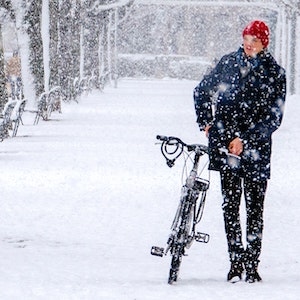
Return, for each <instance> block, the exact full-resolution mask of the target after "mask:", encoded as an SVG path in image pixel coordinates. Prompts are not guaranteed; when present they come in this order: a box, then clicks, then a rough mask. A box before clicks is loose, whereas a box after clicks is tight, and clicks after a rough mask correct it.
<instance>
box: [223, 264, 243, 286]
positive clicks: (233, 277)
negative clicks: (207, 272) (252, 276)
mask: <svg viewBox="0 0 300 300" xmlns="http://www.w3.org/2000/svg"><path fill="white" fill-rule="evenodd" d="M243 272H244V266H243V263H242V262H240V261H235V262H231V267H230V270H229V272H228V275H227V281H229V282H231V283H235V282H238V281H240V280H241V279H242V276H243Z"/></svg>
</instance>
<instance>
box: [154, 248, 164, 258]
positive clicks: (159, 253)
mask: <svg viewBox="0 0 300 300" xmlns="http://www.w3.org/2000/svg"><path fill="white" fill-rule="evenodd" d="M164 251H165V249H164V248H162V247H157V246H152V248H151V254H152V255H155V256H160V257H163V256H164Z"/></svg>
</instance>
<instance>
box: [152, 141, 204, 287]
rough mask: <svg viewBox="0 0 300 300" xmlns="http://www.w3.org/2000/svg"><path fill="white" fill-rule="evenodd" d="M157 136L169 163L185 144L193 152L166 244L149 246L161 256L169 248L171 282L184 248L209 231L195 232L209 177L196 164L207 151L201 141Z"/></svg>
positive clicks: (175, 278) (171, 164)
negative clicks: (188, 143)
mask: <svg viewBox="0 0 300 300" xmlns="http://www.w3.org/2000/svg"><path fill="white" fill-rule="evenodd" d="M157 138H158V139H159V140H161V141H162V145H161V152H162V154H163V156H164V157H165V158H166V161H167V165H168V166H169V167H172V166H173V165H174V163H175V161H176V159H177V158H178V157H179V156H180V155H181V154H182V153H183V152H184V148H186V149H187V150H188V151H189V152H194V154H195V155H194V158H193V166H192V169H191V170H190V172H189V175H188V176H187V178H186V181H185V184H184V185H183V187H182V190H181V197H180V202H179V206H178V208H177V211H176V214H175V217H174V220H173V223H172V226H171V234H170V236H169V238H168V241H167V245H166V248H161V247H157V246H153V247H152V248H151V254H152V255H156V256H160V257H162V256H164V255H167V253H168V252H169V251H170V253H171V256H172V261H171V268H170V274H169V280H168V283H169V284H172V283H173V282H176V281H177V278H178V273H179V268H180V264H181V260H182V257H183V256H184V255H185V250H186V249H189V248H190V247H191V245H192V242H193V241H194V240H196V241H197V242H203V243H208V241H209V235H208V234H206V233H201V232H196V225H197V224H198V223H199V222H200V220H201V218H202V215H203V210H204V204H205V199H206V193H207V190H208V188H209V180H206V179H203V178H200V177H199V174H198V168H199V161H200V157H201V156H202V155H204V154H206V153H208V148H207V147H206V146H204V145H187V144H185V143H184V142H182V141H181V140H180V139H179V138H176V137H165V136H157ZM168 146H175V150H172V151H168V149H167V147H168Z"/></svg>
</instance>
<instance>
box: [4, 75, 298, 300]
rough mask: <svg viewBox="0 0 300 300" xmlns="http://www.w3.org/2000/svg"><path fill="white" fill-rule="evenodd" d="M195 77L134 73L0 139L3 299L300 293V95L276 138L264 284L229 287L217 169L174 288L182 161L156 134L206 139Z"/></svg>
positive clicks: (140, 299) (27, 118)
mask: <svg viewBox="0 0 300 300" xmlns="http://www.w3.org/2000/svg"><path fill="white" fill-rule="evenodd" d="M195 85H196V82H193V81H178V80H160V81H147V80H145V81H136V80H123V81H121V82H120V84H119V87H118V88H117V89H114V88H109V87H108V88H106V89H105V91H104V93H94V94H91V95H89V96H87V97H82V99H81V101H80V103H79V104H76V103H72V104H64V106H63V114H61V115H60V114H53V116H52V120H51V121H49V122H44V121H42V120H41V121H40V122H39V124H38V125H37V126H33V125H32V124H33V120H34V115H33V114H31V113H28V112H27V113H25V114H24V126H21V127H20V129H19V132H18V135H17V137H15V138H10V139H7V140H5V141H4V142H3V143H1V144H0V160H1V177H0V182H1V209H0V220H1V230H0V243H1V245H0V274H1V275H0V299H3V300H10V299H18V300H19V299H30V300H31V299H51V300H52V299H80V300H81V299H88V300H94V299H95V300H98V299H101V300H102V299H103V300H110V299H116V300H121V299H122V300H123V299H124V300H134V299H136V300H147V299H153V300H157V299H168V300H169V299H170V300H172V299H175V300H176V299H180V300H184V299H205V300H208V299H225V300H226V299H230V300H234V299H243V300H244V299H246V300H247V299H251V300H252V299H253V298H255V299H258V300H259V299H268V300H269V299H272V300H276V299H278V300H282V299H285V300H287V299H291V300H295V299H299V297H300V296H299V295H300V285H299V283H300V262H299V253H300V237H299V226H300V222H299V216H300V204H299V190H298V189H299V182H300V176H299V175H300V171H299V128H300V124H299V114H300V106H299V100H300V99H299V96H298V97H297V96H294V97H289V98H288V100H287V105H286V112H285V117H284V121H283V124H282V127H281V128H280V129H279V130H278V131H277V132H276V133H275V134H274V144H273V157H272V171H273V172H272V179H271V180H270V182H269V186H268V194H267V198H266V203H265V231H264V239H263V253H262V256H261V265H260V273H261V276H262V278H263V282H261V283H255V284H246V283H244V282H240V283H237V284H234V285H233V284H229V283H227V282H226V280H225V278H226V275H227V272H228V268H229V263H228V258H227V250H226V241H225V234H224V228H223V218H222V211H221V202H222V199H221V195H220V187H219V178H218V174H217V173H212V174H211V189H210V191H209V194H208V199H207V204H206V208H205V212H204V217H203V222H202V224H203V225H202V228H200V230H201V231H203V232H207V233H209V234H210V236H211V240H210V242H209V243H208V244H200V243H195V244H194V245H193V246H192V247H191V249H190V250H189V253H188V254H189V256H187V257H184V259H183V263H182V268H181V273H180V280H179V282H178V283H177V284H176V285H174V286H170V285H168V284H167V277H168V272H169V265H170V257H169V256H168V257H164V258H159V257H154V256H151V255H150V248H151V246H152V245H160V246H164V244H165V242H166V239H167V237H168V234H169V227H170V224H171V221H172V218H173V215H174V213H175V209H176V207H177V204H178V196H179V193H180V184H181V178H180V177H181V163H180V162H178V163H177V164H176V166H175V167H174V168H173V169H169V168H168V167H167V166H166V164H165V162H164V159H163V157H162V156H161V154H160V148H159V146H158V145H155V142H156V140H155V136H156V134H165V135H177V136H179V137H181V138H182V139H183V140H184V141H186V142H187V143H195V142H198V143H201V142H203V143H206V139H205V137H204V136H203V135H202V133H200V132H199V131H198V128H197V125H196V123H195V114H194V108H193V100H192V91H193V88H194V86H195Z"/></svg>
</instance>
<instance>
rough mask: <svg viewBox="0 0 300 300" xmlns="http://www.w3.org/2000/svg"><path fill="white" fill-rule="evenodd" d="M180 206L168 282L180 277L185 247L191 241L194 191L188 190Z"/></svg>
mask: <svg viewBox="0 0 300 300" xmlns="http://www.w3.org/2000/svg"><path fill="white" fill-rule="evenodd" d="M181 205H182V206H181V208H180V216H178V218H179V219H180V221H179V220H178V224H177V225H178V231H177V234H176V235H175V237H174V241H173V245H172V247H171V256H172V259H171V266H170V272H169V279H168V283H169V284H173V283H174V282H176V281H177V279H178V274H179V269H180V266H181V262H182V256H184V253H185V247H187V246H188V244H189V243H190V235H189V233H190V228H191V222H192V220H193V218H192V217H191V214H192V213H193V211H192V206H193V193H192V191H191V190H188V191H187V193H186V195H185V196H184V197H183V199H182V203H181Z"/></svg>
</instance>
